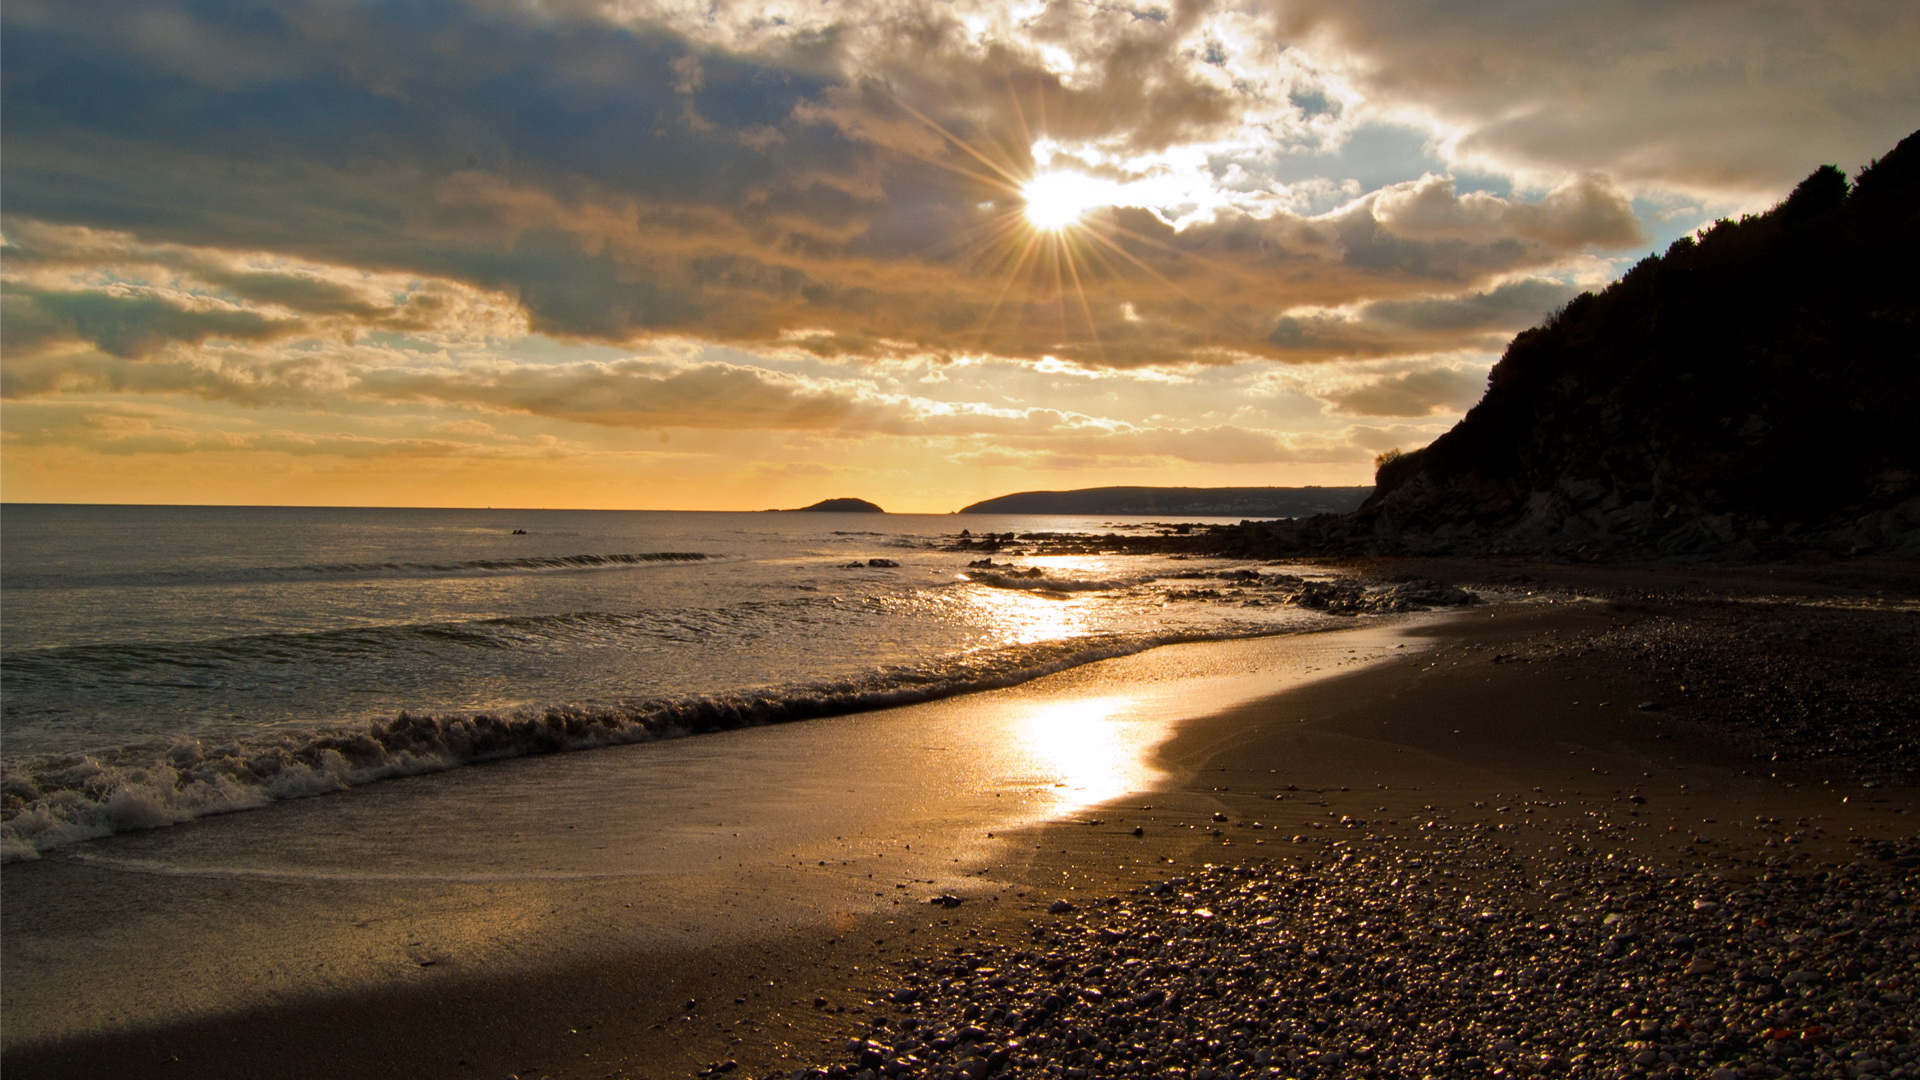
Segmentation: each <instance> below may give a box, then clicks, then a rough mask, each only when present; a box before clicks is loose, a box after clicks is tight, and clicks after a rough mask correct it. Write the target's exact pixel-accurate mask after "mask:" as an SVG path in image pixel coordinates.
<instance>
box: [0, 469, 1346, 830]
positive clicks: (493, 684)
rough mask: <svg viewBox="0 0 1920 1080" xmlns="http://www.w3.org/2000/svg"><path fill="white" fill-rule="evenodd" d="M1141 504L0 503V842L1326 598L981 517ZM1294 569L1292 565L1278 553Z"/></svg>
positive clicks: (730, 715)
mask: <svg viewBox="0 0 1920 1080" xmlns="http://www.w3.org/2000/svg"><path fill="white" fill-rule="evenodd" d="M1153 527H1154V525H1153V523H1151V522H1148V521H1145V520H1142V519H1104V518H1044V517H1032V516H1021V517H988V516H975V515H967V516H964V517H962V516H933V515H927V516H915V515H892V514H888V515H870V514H803V513H684V512H645V511H566V510H397V509H337V508H253V507H120V506H41V505H12V506H7V507H5V508H4V511H0V853H3V854H4V857H5V858H7V859H9V860H12V859H19V858H33V857H35V856H36V855H37V854H38V853H39V852H41V851H44V850H47V849H50V848H53V847H57V846H61V845H65V844H71V843H75V842H79V841H84V840H86V839H90V838H94V837H99V836H104V835H108V834H111V833H116V832H123V831H128V830H132V829H141V828H153V827H159V826H164V825H169V824H174V823H178V822H182V821H187V820H191V819H193V818H196V817H201V816H205V815H208V814H215V813H225V812H231V811H236V810H245V809H250V808H253V807H258V806H263V805H266V804H268V803H271V802H274V801H278V800H282V799H288V798H296V797H300V796H303V795H311V794H317V793H321V792H328V791H338V790H343V789H347V788H353V787H358V786H361V785H364V784H368V783H372V782H374V781H379V780H388V779H394V778H399V777H405V776H409V775H417V774H422V773H428V772H437V771H442V770H446V769H450V768H456V767H459V766H462V765H467V764H471V763H475V762H481V761H487V760H494V759H499V758H506V757H514V756H521V755H526V754H535V753H549V752H556V751H569V750H588V749H592V748H595V747H602V746H609V745H616V744H627V743H636V742H645V741H649V740H654V739H661V738H669V737H676V736H682V735H690V734H698V733H701V732H707V731H715V730H723V729H729V728H736V727H741V726H747V725H753V724H764V723H775V722H784V721H792V720H803V719H806V718H808V717H814V716H821V715H829V714H835V713H845V712H850V711H856V710H860V709H867V708H875V707H881V706H885V705H892V704H902V703H907V702H912V701H920V700H927V699H931V698H936V697H943V696H948V695H953V694H959V693H965V692H967V691H971V690H980V689H986V688H991V687H1000V686H1007V685H1012V684H1015V683H1018V682H1022V681H1025V680H1027V679H1031V678H1035V677H1038V676H1040V675H1043V674H1047V673H1050V672H1053V671H1058V670H1062V669H1064V668H1067V667H1072V666H1074V665H1077V664H1083V663H1088V662H1091V661H1094V660H1098V659H1104V658H1108V657H1113V656H1119V655H1124V654H1127V653H1133V652H1138V651H1141V650H1144V649H1147V648H1151V647H1153V646H1155V645H1159V644H1164V643H1169V642H1174V641H1192V640H1206V639H1221V638H1232V637H1243V636H1248V635H1256V634H1273V633H1286V632H1293V631H1301V630H1310V629H1314V628H1317V627H1321V626H1325V625H1328V624H1331V623H1334V622H1338V621H1340V620H1336V619H1334V618H1332V617H1329V616H1326V615H1321V614H1318V613H1315V612H1311V611H1306V610H1302V609H1299V608H1294V607H1287V606H1284V605H1276V604H1271V603H1268V602H1265V601H1264V600H1262V599H1260V598H1259V597H1257V596H1249V595H1242V594H1240V593H1238V591H1237V590H1235V589H1234V588H1232V587H1231V583H1228V582H1220V581H1215V582H1213V583H1212V584H1213V586H1215V587H1212V588H1196V587H1195V586H1196V585H1205V584H1206V583H1205V582H1196V581H1194V580H1193V578H1194V577H1195V576H1196V575H1207V574H1212V573H1216V572H1226V571H1231V570H1234V569H1236V568H1239V567H1241V566H1242V565H1243V564H1239V563H1234V562H1231V561H1228V560H1208V559H1177V558H1171V557H1159V556H1134V555H1129V556H1122V555H1075V556H1023V555H1021V554H1020V553H1019V546H1018V545H1017V544H1016V545H1014V546H1013V547H1012V548H1010V549H1009V550H1007V551H1002V552H1000V553H998V554H995V555H993V556H992V557H991V558H992V560H993V561H994V562H995V564H996V565H994V566H990V567H983V566H979V565H969V564H970V563H975V562H977V560H980V559H981V558H983V555H982V553H981V552H979V551H978V550H971V549H960V548H958V547H957V546H956V543H957V541H958V539H959V534H960V532H961V530H962V529H966V530H970V531H971V532H972V533H974V534H976V535H978V534H983V533H988V532H994V533H1007V532H1013V533H1029V532H1038V531H1044V532H1083V533H1094V534H1100V533H1107V532H1115V531H1118V532H1128V531H1138V530H1147V529H1152V528H1153ZM1290 569H1291V570H1292V571H1293V572H1295V573H1301V574H1304V575H1309V576H1311V575H1312V574H1314V573H1315V572H1314V571H1312V570H1310V569H1303V568H1290Z"/></svg>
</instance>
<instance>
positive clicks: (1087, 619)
mask: <svg viewBox="0 0 1920 1080" xmlns="http://www.w3.org/2000/svg"><path fill="white" fill-rule="evenodd" d="M967 592H968V595H967V597H966V601H965V602H966V605H967V608H968V616H969V618H970V621H972V622H973V623H974V624H975V625H977V626H980V627H982V628H983V630H984V631H985V633H986V634H987V635H988V636H990V637H991V638H993V639H994V640H995V641H996V642H997V643H1000V644H1008V645H1031V644H1034V643H1035V642H1040V641H1057V640H1059V639H1061V638H1071V637H1082V636H1084V635H1086V634H1089V633H1091V632H1093V630H1094V629H1095V627H1094V623H1095V617H1096V612H1094V611H1093V610H1092V609H1090V608H1089V607H1088V605H1087V604H1086V603H1085V602H1084V601H1081V600H1077V599H1074V598H1073V597H1071V596H1069V595H1063V594H1060V593H1052V592H1044V591H1039V590H1037V589H1036V590H1033V591H1029V590H1026V589H1002V588H994V587H992V586H981V587H979V588H976V589H969V590H967Z"/></svg>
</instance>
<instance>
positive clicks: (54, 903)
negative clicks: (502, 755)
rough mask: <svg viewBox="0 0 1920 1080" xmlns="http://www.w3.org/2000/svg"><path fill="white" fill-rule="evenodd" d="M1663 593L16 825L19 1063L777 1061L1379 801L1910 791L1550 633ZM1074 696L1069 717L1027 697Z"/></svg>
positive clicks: (1735, 844)
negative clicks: (32, 859) (1033, 929)
mask: <svg viewBox="0 0 1920 1080" xmlns="http://www.w3.org/2000/svg"><path fill="white" fill-rule="evenodd" d="M1647 615H1648V609H1647V607H1646V605H1644V604H1640V605H1633V604H1622V603H1618V602H1609V601H1603V600H1593V601H1585V602H1555V603H1545V602H1541V603H1534V604H1530V605H1521V606H1503V607H1499V608H1496V609H1491V610H1489V609H1473V610H1469V611H1468V612H1466V613H1463V614H1460V615H1455V616H1448V617H1443V618H1440V619H1431V618H1429V619H1415V620H1407V621H1403V622H1402V623H1401V624H1400V625H1399V626H1398V627H1397V628H1396V627H1394V626H1392V625H1384V624H1383V625H1380V626H1378V627H1375V628H1370V629H1368V630H1365V631H1361V632H1358V633H1356V634H1352V635H1349V636H1346V637H1342V636H1340V635H1316V636H1314V637H1313V638H1308V639H1300V640H1298V641H1293V642H1273V641H1266V642H1246V643H1228V644H1211V645H1204V646H1182V647H1178V648H1176V649H1166V650H1157V651H1156V652H1155V653H1151V654H1146V655H1145V656H1142V657H1134V658H1126V659H1122V660H1119V661H1113V662H1109V663H1107V664H1104V665H1095V666H1091V667H1087V668H1081V669H1076V670H1075V671H1073V672H1068V673H1063V674H1062V675H1060V676H1056V677H1052V678H1050V679H1049V680H1043V681H1042V682H1041V683H1036V684H1029V685H1028V686H1027V687H1022V688H1015V689H1014V690H1010V691H1004V692H998V693H995V694H988V695H975V696H972V697H968V698H962V699H956V700H953V701H949V702H942V703H934V704H931V705H927V706H915V707H913V709H910V710H893V711H889V712H888V713H876V714H869V715H867V716H864V717H849V718H841V719H837V720H829V721H814V722H810V723H808V724H803V725H794V726H792V727H790V728H788V729H782V730H779V731H773V730H770V729H769V730H762V731H749V732H735V733H729V734H727V735H720V736H707V737H702V738H699V739H692V740H685V741H684V742H680V743H667V744H659V745H655V746H650V747H641V748H636V749H637V753H634V754H623V753H622V752H617V751H604V752H599V753H595V754H580V755H569V756H566V757H563V758H555V759H548V760H544V761H531V762H512V763H504V764H503V765H501V766H496V767H489V768H476V769H467V770H460V771H457V772H455V773H451V774H447V775H446V776H444V777H439V778H433V779H430V780H414V781H408V782H406V783H405V784H395V785H390V786H389V787H388V788H387V789H385V791H384V792H383V790H382V789H381V788H379V787H376V788H370V789H366V790H365V791H361V792H355V793H352V794H351V795H350V796H347V797H346V799H345V800H342V801H341V802H340V805H335V806H328V805H324V800H307V801H305V802H304V803H293V804H287V805H285V806H282V807H276V808H273V809H271V810H267V811H258V812H253V813H249V814H242V815H237V816H234V817H232V818H229V819H224V820H214V821H207V822H201V823H196V824H194V825H190V826H183V827H177V828H174V829H168V830H161V831H159V832H155V833H151V834H146V835H144V836H129V837H121V838H115V839H113V840H109V841H103V842H99V843H96V844H92V845H87V846H85V847H84V848H83V849H81V850H79V851H76V852H75V853H74V855H75V856H83V857H73V856H59V857H55V858H51V859H48V860H45V861H43V862H42V863H39V864H17V865H15V866H13V867H10V868H9V869H8V871H7V873H6V874H5V876H4V878H3V879H0V888H3V889H4V903H5V906H4V909H0V912H3V914H4V934H5V937H4V944H5V961H6V962H5V967H4V970H0V976H3V977H4V979H5V984H4V985H5V994H6V1013H7V1024H6V1028H5V1033H4V1038H5V1060H4V1067H5V1069H6V1072H7V1075H8V1076H9V1077H32V1076H79V1075H109V1074H112V1075H119V1076H148V1075H153V1076H163V1075H164V1076H196V1077H223V1076H257V1075H261V1074H262V1073H263V1072H271V1073H273V1074H274V1075H279V1076H288V1077H300V1076H315V1077H331V1076H343V1075H354V1076H418V1077H438V1076H447V1077H474V1076H490V1077H505V1076H520V1077H532V1076H553V1077H562V1076H577V1077H622V1076H624V1077H641V1076H650V1077H666V1076H685V1075H690V1074H692V1073H694V1072H695V1071H697V1070H700V1069H703V1068H707V1067H709V1066H712V1065H715V1064H721V1063H724V1062H728V1061H732V1062H736V1063H737V1071H738V1073H739V1074H742V1075H752V1076H764V1075H769V1074H771V1073H773V1072H775V1071H783V1072H784V1071H787V1070H791V1069H793V1068H796V1067H800V1066H805V1065H812V1064H823V1063H826V1062H829V1061H837V1060H841V1059H842V1058H843V1057H844V1044H845V1042H846V1040H847V1039H848V1038H849V1037H851V1036H853V1035H854V1034H857V1033H858V1032H859V1031H860V1030H862V1025H863V1024H864V1023H865V1022H866V1021H867V1020H869V1019H871V1017H872V1016H873V1015H875V1014H877V1013H879V1012H881V1011H883V1010H884V1008H885V1005H884V1004H883V1003H882V1002H881V1000H880V999H879V998H878V997H876V993H877V988H878V987H879V986H881V985H882V983H883V981H884V980H883V978H882V974H883V969H885V968H886V967H887V966H888V965H889V964H890V963H892V962H895V961H897V960H899V959H900V958H901V957H903V956H907V955H932V954H934V953H937V952H939V951H940V950H945V949H951V948H953V947H955V946H956V945H958V944H964V943H968V942H977V941H982V940H985V941H993V940H1014V939H1017V938H1019V937H1020V936H1022V935H1024V934H1025V933H1027V932H1028V924H1029V923H1030V921H1031V920H1033V919H1034V918H1035V917H1036V916H1037V915H1041V914H1044V912H1045V910H1046V908H1047V906H1048V905H1050V904H1052V903H1053V902H1054V901H1056V900H1060V899H1067V900H1084V899H1088V898H1094V897H1100V896H1107V895H1114V894H1116V893H1123V892H1124V891H1125V890H1127V889H1129V888H1134V887H1137V886H1139V885H1141V884H1144V883H1148V882H1152V881H1157V880H1162V879H1164V878H1166V877H1167V876H1169V875H1171V874H1174V873H1177V872H1178V871H1179V870H1181V869H1182V868H1186V867H1193V866H1199V865H1204V864H1208V863H1229V862H1235V861H1250V860H1287V859H1299V858H1303V857H1310V856H1312V855H1314V854H1316V853H1318V852H1320V851H1323V850H1325V848H1326V847H1327V846H1328V845H1330V844H1331V843H1334V842H1337V840H1345V839H1349V838H1353V837H1357V836H1359V835H1365V834H1369V833H1372V832H1375V831H1377V830H1378V826H1377V825H1376V824H1373V823H1379V822H1398V823H1403V824H1404V825H1405V826H1406V827H1410V828H1411V827H1415V826H1414V825H1413V822H1414V821H1415V819H1421V818H1424V819H1425V820H1433V819H1435V818H1436V817H1439V816H1444V820H1446V821H1447V822H1448V823H1449V824H1450V825H1452V826H1454V827H1464V828H1474V827H1478V828H1480V829H1485V830H1492V831H1494V832H1495V833H1496V834H1497V835H1498V836H1499V837H1500V838H1501V840H1502V841H1503V842H1505V843H1509V844H1511V846H1512V847H1513V848H1514V850H1516V851H1519V852H1524V851H1526V850H1527V849H1528V848H1529V846H1536V847H1541V848H1543V849H1544V848H1546V847H1551V848H1553V849H1555V850H1558V849H1560V848H1563V847H1565V846H1566V845H1567V844H1568V843H1570V842H1573V843H1580V844H1586V845H1589V846H1591V847H1592V848H1593V850H1595V851H1604V852H1607V853H1618V854H1619V855H1620V856H1621V857H1622V858H1632V859H1642V860H1646V859H1652V860H1667V861H1671V862H1677V863H1685V862H1688V861H1706V860H1711V859H1716V858H1720V859H1725V858H1728V857H1729V856H1731V855H1732V853H1734V852H1746V853H1748V854H1752V853H1754V852H1755V851H1758V850H1759V849H1760V848H1761V846H1762V845H1764V844H1766V843H1767V842H1768V841H1769V840H1774V839H1775V836H1774V834H1772V833H1765V832H1760V831H1756V829H1755V828H1754V827H1753V825H1754V819H1756V818H1762V819H1765V818H1775V819H1782V820H1787V821H1800V820H1805V821H1807V822H1809V823H1810V824H1809V825H1808V826H1807V829H1808V833H1807V839H1806V841H1805V842H1804V843H1801V844H1799V845H1797V846H1796V848H1795V849H1794V851H1793V854H1794V856H1795V857H1797V858H1801V859H1803V860H1814V861H1818V860H1833V861H1834V862H1836V863H1839V862H1844V861H1846V860H1849V859H1852V858H1854V857H1856V852H1855V851H1854V850H1853V849H1852V848H1851V847H1850V846H1849V844H1848V843H1847V841H1848V839H1849V838H1857V837H1862V836H1899V835H1911V834H1913V833H1914V832H1915V831H1916V830H1915V829H1914V827H1913V819H1912V817H1911V815H1909V814H1907V813H1905V812H1906V811H1909V810H1911V809H1913V808H1914V807H1915V805H1916V803H1915V794H1916V793H1915V791H1914V789H1912V788H1910V787H1900V786H1889V785H1884V784H1883V785H1881V786H1876V787H1874V788H1869V789H1862V788H1859V787H1857V786H1848V785H1847V783H1846V781H1845V780H1844V778H1842V779H1841V780H1840V783H1839V784H1837V785H1836V784H1835V783H1834V777H1833V776H1832V775H1830V774H1831V773H1832V771H1833V770H1832V769H1831V768H1828V769H1826V770H1825V771H1824V772H1816V771H1807V770H1799V771H1796V770H1795V768H1794V767H1793V766H1792V765H1790V764H1789V765H1785V766H1782V765H1780V764H1779V763H1769V762H1765V761H1763V760H1760V759H1756V758H1754V757H1752V756H1751V753H1750V752H1749V751H1748V750H1746V749H1735V748H1731V747H1730V744H1729V741H1728V738H1727V736H1726V734H1725V733H1724V731H1722V730H1721V729H1720V728H1719V727H1717V726H1716V725H1715V724H1713V723H1712V722H1710V721H1709V720H1707V719H1704V718H1702V717H1701V716H1698V715H1695V713H1696V711H1697V710H1694V709H1692V708H1691V707H1690V704H1689V702H1688V701H1687V700H1686V696H1685V694H1684V693H1682V692H1680V691H1678V690H1676V688H1675V687H1673V686H1671V685H1664V684H1663V683H1662V682H1661V679H1660V677H1659V672H1657V671H1646V670H1634V669H1632V668H1631V666H1627V667H1623V666H1622V665H1620V664H1618V663H1613V662H1610V661H1608V662H1600V661H1597V660H1593V659H1592V658H1586V659H1583V657H1582V655H1581V654H1580V652H1579V650H1578V649H1577V648H1573V649H1571V650H1569V649H1567V648H1566V646H1569V645H1577V643H1578V642H1580V641H1582V640H1585V639H1586V638H1588V637H1590V636H1592V635H1594V634H1596V633H1602V632H1605V631H1607V630H1608V629H1610V628H1612V627H1615V626H1619V625H1622V624H1626V623H1631V622H1632V621H1634V620H1637V619H1642V618H1645V617H1647ZM1303 644H1304V645H1308V646H1309V647H1308V648H1307V649H1306V650H1305V651H1302V650H1301V649H1300V648H1299V646H1301V645H1303ZM1348 650H1352V651H1351V652H1349V651H1348ZM1516 657H1519V658H1520V659H1515V658H1516ZM1601 659H1602V660H1605V658H1601ZM1642 703H1649V704H1651V705H1653V706H1655V707H1654V708H1650V709H1645V710H1643V709H1641V708H1639V707H1638V706H1639V705H1641V704H1642ZM1063 717H1064V718H1066V719H1067V720H1068V721H1069V722H1071V723H1073V724H1075V725H1077V727H1076V728H1075V729H1074V730H1075V731H1076V732H1077V735H1076V737H1075V738H1073V739H1070V740H1067V741H1065V742H1064V743H1062V742H1061V741H1059V740H1047V739H1039V740H1035V739H1034V738H1033V737H1032V733H1033V732H1035V731H1037V730H1041V729H1045V728H1048V727H1052V726H1057V724H1056V725H1049V724H1047V723H1043V722H1041V721H1043V720H1045V719H1049V718H1050V719H1052V720H1053V721H1056V722H1057V721H1060V720H1061V719H1062V718H1063ZM663 752H664V753H663ZM642 755H651V756H650V757H643V756H642ZM643 761H644V762H647V763H648V764H640V763H641V762H643ZM1089 761H1091V762H1093V763H1094V764H1093V765H1088V764H1087V762H1089ZM1776 774H1777V775H1776ZM508 780H510V781H511V782H510V783H509V782H507V781H508ZM741 784H751V785H753V787H752V789H751V790H752V797H751V798H733V797H730V793H731V792H733V791H734V790H736V788H737V787H738V786H739V785H741ZM419 785H430V786H433V785H437V786H433V787H432V790H430V791H427V792H426V793H425V794H423V789H422V788H421V787H419ZM623 785H624V786H623ZM409 788H411V789H412V790H403V789H409ZM1635 797H1637V798H1639V799H1641V800H1644V801H1642V802H1630V801H1629V800H1630V799H1633V798H1635ZM343 808H347V809H346V810H345V812H342V811H343ZM1343 818H1344V819H1346V820H1344V821H1343ZM1136 830H1138V832H1139V835H1135V831H1136ZM989 833H991V834H992V835H991V836H989V835H988V834H989ZM565 834H574V835H572V836H567V835H565ZM582 834H584V835H582ZM490 861H491V863H493V864H497V865H489V864H490ZM729 863H731V864H732V865H731V866H729V865H728V864H729ZM822 864H825V865H822ZM868 874H871V875H873V876H872V877H871V878H869V877H867V876H866V875H868ZM938 895H953V896H958V897H961V898H962V899H963V902H962V903H961V904H960V905H959V906H956V907H942V906H937V905H933V904H929V903H927V901H928V900H929V899H930V898H932V897H934V896H938ZM629 905H631V906H629Z"/></svg>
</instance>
